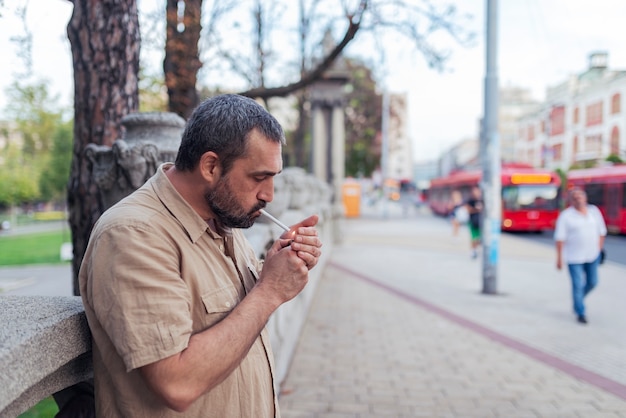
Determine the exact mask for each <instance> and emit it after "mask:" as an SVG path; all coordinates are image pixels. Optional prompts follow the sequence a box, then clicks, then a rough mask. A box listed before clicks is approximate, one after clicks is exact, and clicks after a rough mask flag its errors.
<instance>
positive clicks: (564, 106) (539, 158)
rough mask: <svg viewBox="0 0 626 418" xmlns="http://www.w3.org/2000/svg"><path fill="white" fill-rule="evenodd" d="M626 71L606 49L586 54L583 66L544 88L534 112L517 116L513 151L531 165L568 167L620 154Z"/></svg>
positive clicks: (625, 122)
mask: <svg viewBox="0 0 626 418" xmlns="http://www.w3.org/2000/svg"><path fill="white" fill-rule="evenodd" d="M625 96H626V71H617V70H610V69H609V68H608V54H607V53H606V52H595V53H592V54H590V55H589V67H588V69H587V70H586V71H585V72H583V73H581V74H578V75H573V76H571V77H570V78H569V79H568V80H566V81H564V82H563V83H561V84H559V85H556V86H553V87H551V88H548V90H547V94H546V100H545V102H544V103H542V104H541V105H540V106H539V108H538V109H537V110H536V111H535V112H531V113H529V114H527V115H526V116H523V117H521V118H520V119H519V120H518V137H517V140H516V141H515V155H516V157H517V160H518V161H519V162H526V163H529V164H531V165H533V166H535V167H545V168H549V169H557V168H559V169H562V170H564V171H567V170H569V169H570V168H571V167H585V166H591V165H595V164H598V163H599V162H601V161H603V160H605V159H606V158H607V157H608V156H609V155H615V156H618V157H620V158H622V159H624V158H625V157H626V139H625V138H624V135H625V133H626V113H625V112H626V109H625V108H624V107H625V105H624V97H625Z"/></svg>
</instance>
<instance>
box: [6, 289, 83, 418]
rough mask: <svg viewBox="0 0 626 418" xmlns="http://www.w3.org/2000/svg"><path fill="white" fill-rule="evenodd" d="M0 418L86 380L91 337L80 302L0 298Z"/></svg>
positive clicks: (77, 299)
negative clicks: (1, 325) (0, 326)
mask: <svg viewBox="0 0 626 418" xmlns="http://www.w3.org/2000/svg"><path fill="white" fill-rule="evenodd" d="M0 321H2V323H3V324H9V325H10V324H13V326H6V325H5V326H3V327H2V328H1V329H0V370H2V374H0V385H1V387H2V391H1V392H0V417H5V416H6V417H13V416H16V415H18V414H19V413H21V412H23V411H25V410H27V409H28V408H30V407H31V406H33V405H35V404H36V403H37V402H39V401H40V400H41V399H43V398H45V397H47V396H49V395H51V394H52V393H55V392H57V391H59V390H61V389H64V388H66V387H68V386H71V385H73V384H75V383H78V382H80V381H83V380H86V379H88V378H89V377H91V338H90V334H89V327H88V325H87V319H86V317H85V313H84V309H83V304H82V302H81V299H80V297H60V296H57V297H45V296H3V297H2V298H0Z"/></svg>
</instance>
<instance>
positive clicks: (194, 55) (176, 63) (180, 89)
mask: <svg viewBox="0 0 626 418" xmlns="http://www.w3.org/2000/svg"><path fill="white" fill-rule="evenodd" d="M201 13H202V0H185V1H184V11H183V10H179V2H178V0H167V5H166V20H167V25H166V41H165V59H164V60H163V71H164V73H165V85H166V87H167V94H168V96H169V104H168V108H169V111H170V112H174V113H176V114H178V115H179V116H181V117H182V118H183V119H185V120H187V119H189V116H191V112H193V109H194V108H195V107H196V106H197V105H198V91H197V90H196V81H197V78H198V71H199V70H200V68H201V67H202V63H201V62H200V55H199V52H198V42H199V40H200V32H201V31H202V24H201V22H200V18H201Z"/></svg>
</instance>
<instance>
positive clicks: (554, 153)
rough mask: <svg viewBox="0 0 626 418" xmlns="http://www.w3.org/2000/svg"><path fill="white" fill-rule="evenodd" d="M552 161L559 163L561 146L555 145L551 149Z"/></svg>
mask: <svg viewBox="0 0 626 418" xmlns="http://www.w3.org/2000/svg"><path fill="white" fill-rule="evenodd" d="M552 159H553V160H554V161H561V160H562V159H563V144H557V145H554V146H553V147H552Z"/></svg>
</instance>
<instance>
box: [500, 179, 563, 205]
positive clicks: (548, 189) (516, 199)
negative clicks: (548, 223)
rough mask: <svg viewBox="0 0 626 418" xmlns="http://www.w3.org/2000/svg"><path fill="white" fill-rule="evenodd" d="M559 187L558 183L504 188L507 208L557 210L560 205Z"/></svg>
mask: <svg viewBox="0 0 626 418" xmlns="http://www.w3.org/2000/svg"><path fill="white" fill-rule="evenodd" d="M558 195H559V188H558V187H557V186H556V185H521V186H507V187H503V188H502V205H503V207H504V208H505V209H509V210H514V209H524V210H537V209H548V210H556V209H558V207H559V199H558Z"/></svg>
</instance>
